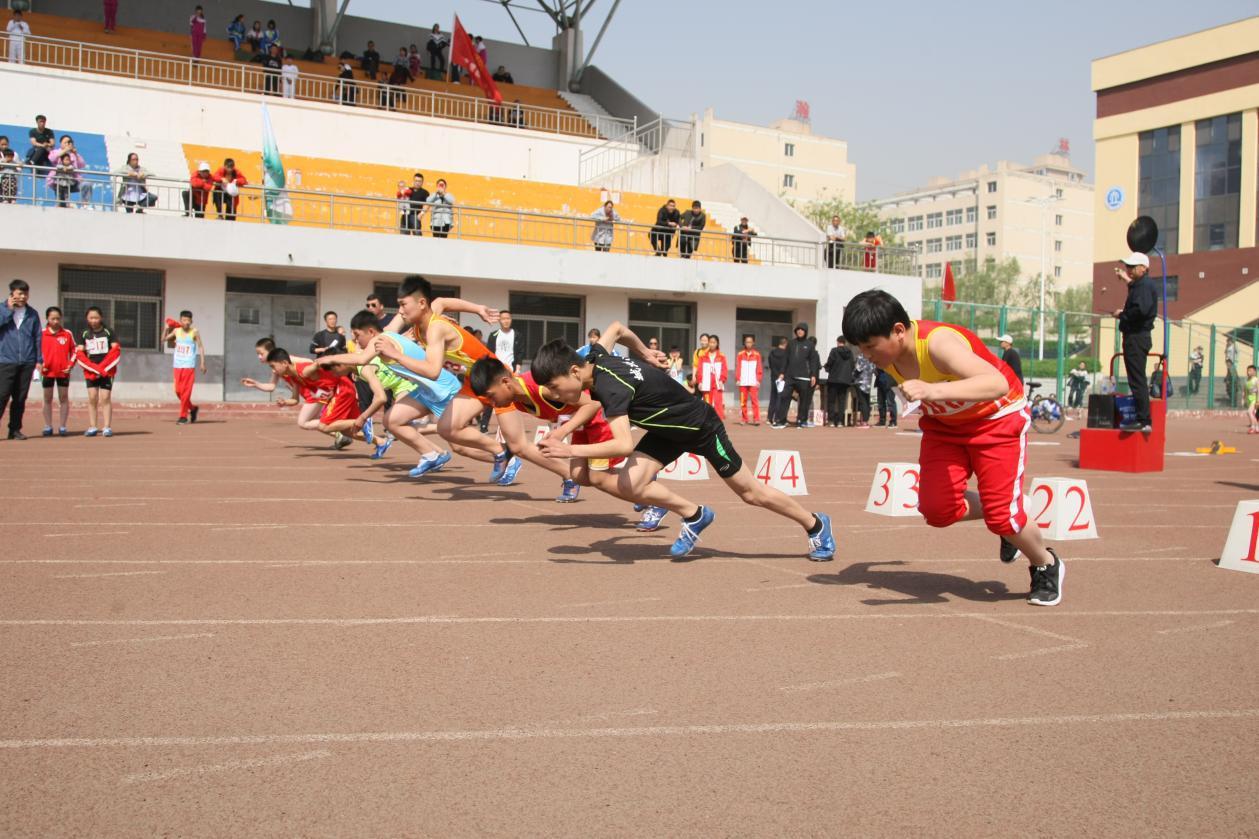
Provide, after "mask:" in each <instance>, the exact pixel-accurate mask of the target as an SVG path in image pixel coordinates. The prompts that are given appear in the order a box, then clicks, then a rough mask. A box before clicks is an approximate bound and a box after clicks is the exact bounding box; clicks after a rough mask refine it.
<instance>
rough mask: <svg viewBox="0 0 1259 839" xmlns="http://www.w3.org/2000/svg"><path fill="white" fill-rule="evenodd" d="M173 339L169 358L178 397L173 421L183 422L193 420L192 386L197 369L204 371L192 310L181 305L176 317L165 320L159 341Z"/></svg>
mask: <svg viewBox="0 0 1259 839" xmlns="http://www.w3.org/2000/svg"><path fill="white" fill-rule="evenodd" d="M169 341H174V343H175V358H174V361H173V367H174V373H175V397H176V398H177V399H178V400H179V419H177V420H176V421H175V424H176V425H186V424H187V423H189V422H196V421H197V414H198V413H200V411H201V408H200V407H199V406H197V405H194V404H193V402H192V388H193V385H194V384H196V381H197V369H198V368H200V369H201V375H203V376H204V375H205V345H204V344H202V343H201V333H200V332H199V331H198V330H197V328H196V327H195V326H193V325H192V312H190V311H188V310H187V309H184V310H183V311H182V312H180V313H179V321H178V322H177V323H176V322H174V321H167V322H166V328H165V329H164V330H162V343H163V344H165V343H167V342H169Z"/></svg>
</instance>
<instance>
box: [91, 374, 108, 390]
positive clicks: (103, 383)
mask: <svg viewBox="0 0 1259 839" xmlns="http://www.w3.org/2000/svg"><path fill="white" fill-rule="evenodd" d="M84 384H85V385H87V386H88V387H89V388H96V389H98V390H113V389H114V377H113V376H101V377H100V378H99V379H87V380H86V381H85V382H84Z"/></svg>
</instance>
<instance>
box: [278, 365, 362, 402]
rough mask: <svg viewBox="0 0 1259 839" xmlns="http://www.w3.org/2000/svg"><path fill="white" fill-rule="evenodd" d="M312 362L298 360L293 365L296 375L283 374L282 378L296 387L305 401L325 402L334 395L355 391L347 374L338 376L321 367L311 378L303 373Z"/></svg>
mask: <svg viewBox="0 0 1259 839" xmlns="http://www.w3.org/2000/svg"><path fill="white" fill-rule="evenodd" d="M312 364H314V362H313V361H304V362H303V361H299V362H297V363H295V364H294V365H293V367H294V368H295V369H296V370H297V376H285V377H284V380H285V381H287V382H288V383H289V384H290V385H293V386H294V387H296V388H297V392H298V393H299V394H300V395H301V397H302V398H303V399H305V400H306V401H307V402H327V401H328V400H329V399H331V398H332V397H333V396H334V395H337V396H344V395H345V394H346V393H347V392H349V393H355V395H356V398H357V392H356V391H355V389H354V382H352V381H350V378H349V377H348V376H339V375H337V374H336V373H333V372H331V371H329V370H323V369H321V370H320V371H319V373H318V374H317V375H316V376H315V378H313V379H308V378H306V376H305V375H304V374H305V372H306V371H307V370H308V369H309V368H310V365H312Z"/></svg>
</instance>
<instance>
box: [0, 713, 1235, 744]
mask: <svg viewBox="0 0 1259 839" xmlns="http://www.w3.org/2000/svg"><path fill="white" fill-rule="evenodd" d="M1249 719H1259V708H1240V709H1235V710H1232V709H1230V710H1218V711H1155V712H1141V711H1129V712H1115V713H1109V714H1061V715H1046V716H1038V717H989V718H980V719H926V720H853V721H819V722H765V723H713V724H707V725H658V726H638V727H627V728H537V729H533V728H492V729H471V730H452V731H352V732H327V733H309V734H223V735H208V736H204V735H203V736H192V735H187V736H179V735H175V736H163V737H45V738H31V739H25V740H17V739H14V740H0V749H73V748H78V749H85V748H137V747H170V746H252V745H269V744H273V743H288V744H296V743H449V742H468V741H487V740H488V741H493V740H552V739H560V738H574V739H576V738H601V737H695V736H700V735H705V734H710V735H711V734H796V733H811V732H844V731H912V730H923V729H927V730H931V729H935V730H948V729H966V728H1013V727H1024V726H1035V727H1040V728H1046V727H1050V728H1052V727H1053V726H1060V725H1073V724H1074V725H1080V724H1085V725H1097V724H1101V725H1106V724H1116V723H1129V722H1192V721H1197V720H1249Z"/></svg>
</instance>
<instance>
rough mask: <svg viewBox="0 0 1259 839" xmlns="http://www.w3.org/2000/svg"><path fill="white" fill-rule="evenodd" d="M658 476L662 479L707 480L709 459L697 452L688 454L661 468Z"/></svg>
mask: <svg viewBox="0 0 1259 839" xmlns="http://www.w3.org/2000/svg"><path fill="white" fill-rule="evenodd" d="M656 477H658V478H660V480H662V481H706V480H708V461H706V460H704V458H702V457H700V456H699V455H697V454H691V453H690V452H687V453H686V454H684V455H682V456H681V457H679V458H678V459H677V460H675V461H673V462H672V463H670V464H669V465H668V466H666V467H665V468H663V469H661V470H660V474H659V475H657V476H656Z"/></svg>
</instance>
